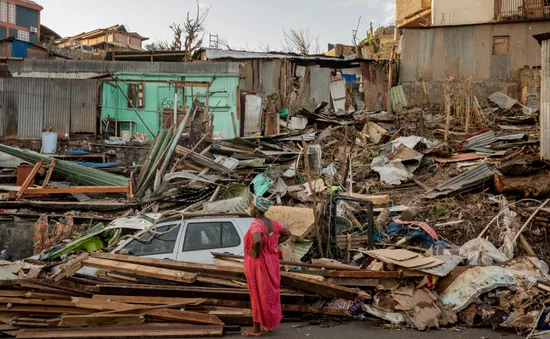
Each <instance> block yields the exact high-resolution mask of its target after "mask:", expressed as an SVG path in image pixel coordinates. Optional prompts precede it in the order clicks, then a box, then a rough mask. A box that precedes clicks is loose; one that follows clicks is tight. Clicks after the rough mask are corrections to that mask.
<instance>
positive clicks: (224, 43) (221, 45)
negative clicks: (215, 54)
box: [218, 38, 233, 51]
mask: <svg viewBox="0 0 550 339" xmlns="http://www.w3.org/2000/svg"><path fill="white" fill-rule="evenodd" d="M218 47H219V48H221V49H226V50H228V51H232V50H233V48H231V46H230V45H229V41H228V40H227V38H220V39H219V40H218Z"/></svg>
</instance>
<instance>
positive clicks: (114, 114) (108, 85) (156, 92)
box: [101, 73, 240, 139]
mask: <svg viewBox="0 0 550 339" xmlns="http://www.w3.org/2000/svg"><path fill="white" fill-rule="evenodd" d="M115 75H116V77H117V78H119V79H121V80H138V81H146V80H180V81H193V82H210V81H212V78H213V77H215V80H214V82H213V83H212V86H210V99H209V106H210V112H213V114H214V132H215V134H217V135H218V136H220V137H222V138H233V137H234V135H233V122H232V120H231V112H233V113H238V112H237V100H238V97H237V87H238V85H239V76H238V75H236V74H235V75H227V74H222V75H212V74H200V75H194V74H150V73H148V74H143V73H116V74H115ZM118 84H119V85H120V87H121V88H122V90H124V91H125V93H126V95H127V94H128V83H126V82H118ZM144 87H145V89H144V91H145V107H143V108H140V109H138V111H139V112H140V114H141V116H142V118H143V120H144V121H145V122H146V123H147V125H148V126H149V128H150V129H151V130H152V131H153V133H155V134H157V133H158V131H159V130H160V129H161V127H162V122H161V119H162V111H163V107H164V108H172V107H173V106H172V103H173V101H174V87H173V86H170V85H169V84H168V83H147V82H146V83H144ZM196 93H199V100H200V101H202V102H204V101H205V99H206V90H205V89H204V88H199V87H193V88H190V87H188V88H186V89H185V106H191V104H192V100H193V96H194V95H195V94H196ZM182 102H183V90H181V89H180V91H179V99H178V106H181V105H182ZM216 106H217V107H216ZM101 115H102V118H106V117H108V116H109V117H111V118H112V119H116V120H119V121H120V120H130V121H135V122H136V123H137V132H139V133H143V134H147V135H149V139H153V136H151V135H150V133H149V132H148V131H147V128H145V125H144V124H143V123H142V122H141V121H140V119H139V118H138V116H137V115H136V113H135V112H134V110H132V109H131V108H128V102H127V101H126V99H125V97H124V95H123V94H122V93H120V90H119V89H118V88H117V86H116V85H115V84H114V83H113V82H103V86H102V110H101ZM235 116H236V118H237V126H240V125H239V120H238V117H239V116H240V114H236V115H235ZM124 126H125V127H126V128H124V130H128V127H127V126H128V124H125V125H124Z"/></svg>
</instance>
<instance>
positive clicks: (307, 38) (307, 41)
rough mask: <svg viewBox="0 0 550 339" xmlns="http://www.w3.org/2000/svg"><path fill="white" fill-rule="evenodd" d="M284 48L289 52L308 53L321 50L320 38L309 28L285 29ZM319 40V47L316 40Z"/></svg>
mask: <svg viewBox="0 0 550 339" xmlns="http://www.w3.org/2000/svg"><path fill="white" fill-rule="evenodd" d="M283 37H284V42H283V48H284V49H285V51H287V52H292V53H298V54H302V55H308V54H311V53H313V52H315V51H314V50H317V51H318V50H319V43H318V38H317V37H316V36H314V35H313V34H312V33H311V32H310V31H309V29H292V28H291V29H289V30H288V31H287V30H286V29H283ZM315 41H317V47H316V48H315V47H314V45H313V44H314V42H315Z"/></svg>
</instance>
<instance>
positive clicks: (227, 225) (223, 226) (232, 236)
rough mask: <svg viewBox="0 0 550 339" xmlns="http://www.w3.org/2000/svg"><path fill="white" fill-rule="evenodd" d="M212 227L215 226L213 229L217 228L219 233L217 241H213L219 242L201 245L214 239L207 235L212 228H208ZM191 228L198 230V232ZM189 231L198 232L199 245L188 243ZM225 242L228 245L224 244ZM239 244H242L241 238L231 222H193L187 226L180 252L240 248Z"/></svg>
mask: <svg viewBox="0 0 550 339" xmlns="http://www.w3.org/2000/svg"><path fill="white" fill-rule="evenodd" d="M213 225H215V226H214V229H215V228H219V232H220V233H219V236H218V237H219V239H214V240H215V241H219V242H217V243H210V244H203V240H204V239H207V240H208V241H212V240H213V238H215V237H216V235H215V234H211V233H210V234H207V233H209V232H211V231H212V228H210V229H209V228H208V227H209V226H213ZM201 227H202V229H201ZM193 228H198V230H197V229H193ZM191 229H193V231H199V232H200V237H201V243H200V245H198V244H190V243H188V239H189V237H190V236H191V232H190V230H191ZM193 235H195V234H193ZM226 235H227V238H226ZM236 240H238V241H236ZM226 241H227V242H228V243H226ZM241 243H242V240H241V236H240V234H239V232H238V231H237V229H236V228H235V225H233V223H232V222H228V221H225V222H224V221H216V222H193V223H189V224H187V227H186V231H185V237H184V239H183V248H182V252H195V251H205V250H212V249H219V248H234V247H238V246H240V245H241Z"/></svg>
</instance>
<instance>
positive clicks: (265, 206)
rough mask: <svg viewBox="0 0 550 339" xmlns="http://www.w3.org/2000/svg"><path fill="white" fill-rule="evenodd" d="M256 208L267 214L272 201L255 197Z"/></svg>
mask: <svg viewBox="0 0 550 339" xmlns="http://www.w3.org/2000/svg"><path fill="white" fill-rule="evenodd" d="M254 206H255V207H256V208H257V209H258V211H260V212H262V213H265V212H267V210H269V208H270V207H271V201H269V200H268V199H266V198H262V197H259V196H256V197H254Z"/></svg>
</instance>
